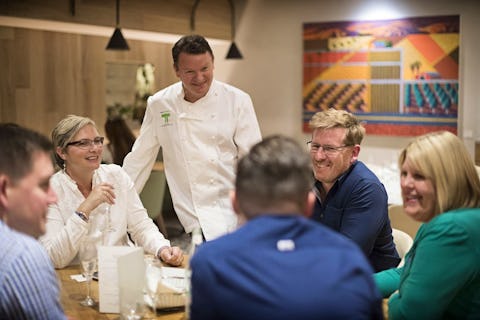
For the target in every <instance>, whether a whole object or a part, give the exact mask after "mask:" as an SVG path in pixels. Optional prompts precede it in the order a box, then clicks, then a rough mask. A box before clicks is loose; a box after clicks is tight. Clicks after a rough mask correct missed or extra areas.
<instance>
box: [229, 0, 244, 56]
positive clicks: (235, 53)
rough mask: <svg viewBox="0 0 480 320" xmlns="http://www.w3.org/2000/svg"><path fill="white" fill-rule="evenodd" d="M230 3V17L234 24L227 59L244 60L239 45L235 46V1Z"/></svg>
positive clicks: (230, 0) (231, 0)
mask: <svg viewBox="0 0 480 320" xmlns="http://www.w3.org/2000/svg"><path fill="white" fill-rule="evenodd" d="M228 2H229V3H230V15H231V22H232V27H231V30H232V44H231V45H230V49H228V53H227V56H226V59H243V56H242V54H241V53H240V50H238V47H237V45H236V44H235V41H234V40H235V6H234V5H233V0H228Z"/></svg>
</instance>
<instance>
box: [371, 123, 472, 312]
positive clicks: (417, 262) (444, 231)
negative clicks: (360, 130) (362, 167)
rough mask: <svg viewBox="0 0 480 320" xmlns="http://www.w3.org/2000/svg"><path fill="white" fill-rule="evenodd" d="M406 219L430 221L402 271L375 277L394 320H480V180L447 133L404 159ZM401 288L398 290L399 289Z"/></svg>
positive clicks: (414, 145) (423, 141)
mask: <svg viewBox="0 0 480 320" xmlns="http://www.w3.org/2000/svg"><path fill="white" fill-rule="evenodd" d="M398 162H399V167H400V185H401V189H402V198H403V207H404V211H405V213H406V214H407V215H408V216H410V217H411V218H412V219H415V220H417V221H420V222H423V224H422V226H421V227H420V229H419V230H418V232H417V235H416V237H415V240H414V243H413V246H412V248H411V249H410V251H409V252H408V253H407V255H406V261H405V265H404V266H403V267H402V268H396V269H391V270H386V271H383V272H380V273H377V274H375V280H376V282H377V285H378V286H379V288H380V290H381V292H382V294H383V296H384V297H389V296H390V295H391V294H392V293H393V292H395V293H394V294H393V295H391V296H390V298H389V303H388V313H389V318H390V319H394V320H395V319H480V251H479V249H478V246H479V243H480V208H479V207H480V180H479V178H478V175H477V172H476V170H475V166H474V164H473V161H472V160H471V158H470V155H469V153H468V151H467V149H466V148H465V146H464V145H463V143H462V141H461V140H460V139H459V138H458V137H457V136H455V135H454V134H452V133H450V132H446V131H442V132H436V133H430V134H426V135H423V136H420V137H418V138H417V139H415V140H414V141H413V142H411V143H410V144H409V145H408V146H407V147H406V148H405V149H404V150H403V151H402V152H401V154H400V158H399V161H398ZM397 290H398V291H397Z"/></svg>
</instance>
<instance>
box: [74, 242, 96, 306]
mask: <svg viewBox="0 0 480 320" xmlns="http://www.w3.org/2000/svg"><path fill="white" fill-rule="evenodd" d="M78 255H79V258H80V262H81V263H82V268H83V274H84V276H85V278H86V280H87V297H86V298H85V299H84V300H82V301H81V302H80V304H81V305H82V306H86V307H93V306H95V305H96V304H97V303H96V302H95V300H93V298H92V297H91V296H90V283H91V282H92V277H93V273H94V272H95V270H96V269H97V239H96V238H95V237H86V238H85V239H84V240H83V241H82V242H81V243H80V250H79V251H78Z"/></svg>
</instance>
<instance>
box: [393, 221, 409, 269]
mask: <svg viewBox="0 0 480 320" xmlns="http://www.w3.org/2000/svg"><path fill="white" fill-rule="evenodd" d="M392 236H393V242H394V243H395V247H396V248H397V252H398V255H399V256H400V258H401V259H402V260H401V261H400V263H399V264H398V267H401V266H403V265H404V263H405V255H406V254H407V252H408V250H410V248H411V247H412V245H413V239H412V238H411V237H410V236H409V235H408V234H407V233H406V232H403V231H402V230H398V229H395V228H392Z"/></svg>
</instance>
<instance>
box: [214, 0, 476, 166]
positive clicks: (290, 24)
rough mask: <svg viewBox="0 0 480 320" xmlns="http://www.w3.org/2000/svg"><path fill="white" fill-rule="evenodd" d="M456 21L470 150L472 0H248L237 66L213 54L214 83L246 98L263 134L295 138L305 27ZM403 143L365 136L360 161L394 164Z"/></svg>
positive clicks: (240, 23)
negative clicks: (228, 86) (441, 18)
mask: <svg viewBox="0 0 480 320" xmlns="http://www.w3.org/2000/svg"><path fill="white" fill-rule="evenodd" d="M372 10H373V11H374V12H376V13H377V14H378V13H381V17H383V18H387V19H393V18H403V17H412V16H428V15H452V14H459V15H460V33H461V38H460V42H461V43H460V90H461V91H460V111H459V131H458V132H459V136H461V137H463V138H464V141H465V143H466V145H467V147H468V149H469V150H470V151H471V153H472V155H473V152H474V142H475V139H477V140H480V128H477V127H478V126H477V125H476V124H477V123H478V122H479V119H480V99H479V96H480V35H479V33H480V1H478V0H455V1H452V0H381V1H380V0H247V1H246V2H245V7H244V8H240V10H237V13H238V14H239V16H238V17H237V24H236V25H237V33H236V42H237V45H238V46H239V48H240V50H241V52H242V53H243V55H244V59H243V60H238V61H232V60H224V59H223V57H224V55H225V53H226V51H227V49H228V46H225V47H224V46H221V47H218V48H215V49H214V50H215V51H216V54H217V58H216V61H215V64H216V76H217V78H218V79H221V80H224V81H227V82H230V83H232V84H233V85H236V86H238V87H239V88H242V89H243V90H245V91H247V92H248V93H250V95H251V96H252V99H253V102H254V105H255V109H256V112H257V116H258V118H259V122H260V126H261V130H262V133H263V135H264V136H265V135H268V134H274V133H283V134H286V135H289V136H292V137H295V138H296V139H298V140H299V141H307V140H308V138H309V137H308V136H307V135H305V134H304V133H302V121H301V119H302V51H303V44H302V24H303V23H304V22H322V21H342V20H360V19H365V20H367V19H379V17H378V16H372V15H370V14H368V12H370V13H371V12H372ZM409 140H410V139H409V138H401V137H385V136H367V137H366V139H365V140H364V143H363V144H362V152H361V159H363V160H365V161H367V162H372V163H375V164H378V165H384V164H385V163H387V162H390V161H393V160H395V159H396V156H397V154H398V152H399V150H400V149H401V148H402V147H404V146H405V145H406V143H407V142H408V141H409Z"/></svg>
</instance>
